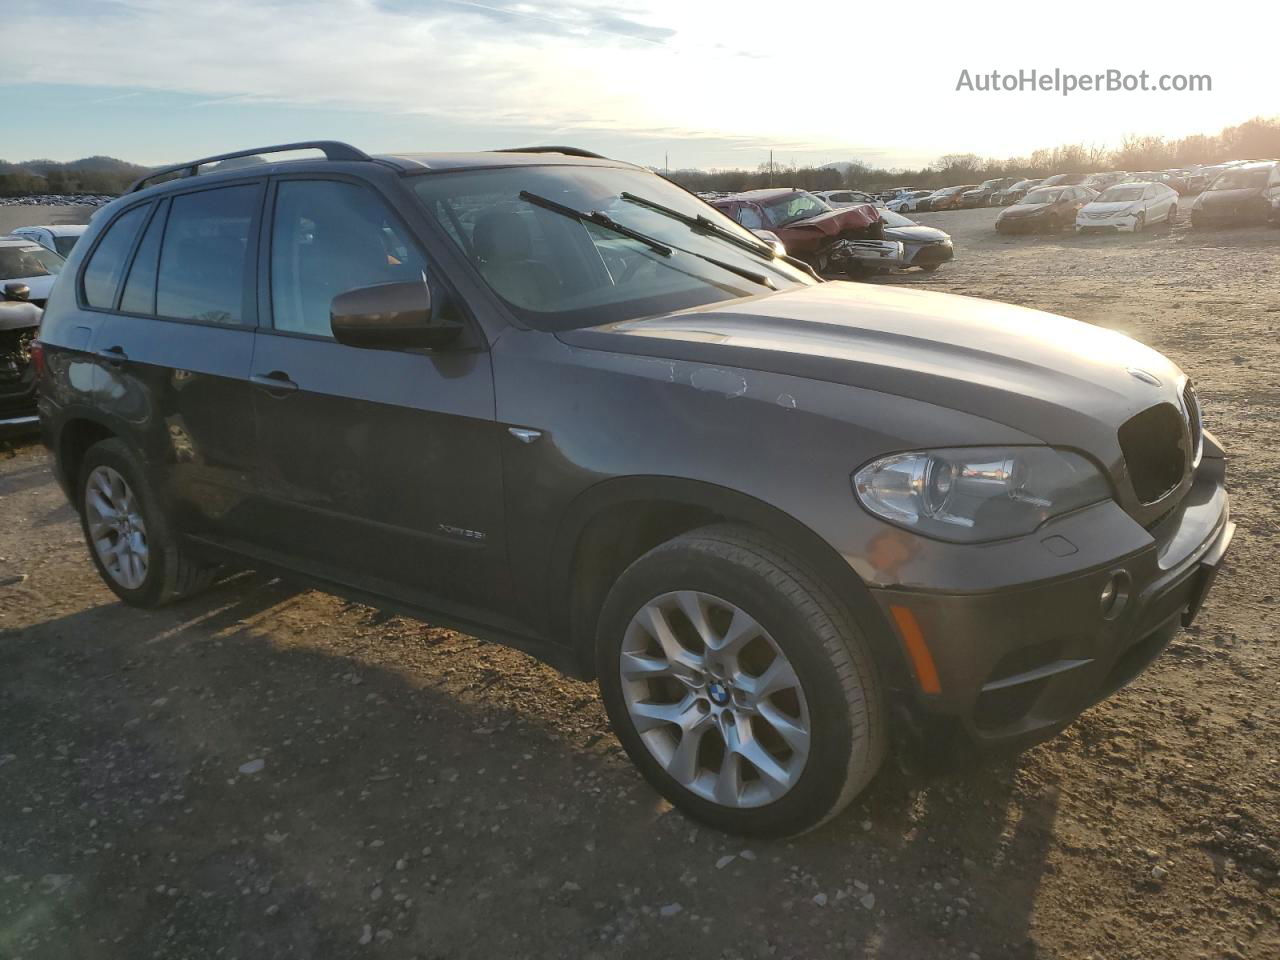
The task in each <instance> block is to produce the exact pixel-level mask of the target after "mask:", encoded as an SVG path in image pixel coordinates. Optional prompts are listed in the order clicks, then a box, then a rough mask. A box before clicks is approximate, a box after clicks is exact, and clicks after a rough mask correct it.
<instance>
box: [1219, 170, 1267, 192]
mask: <svg viewBox="0 0 1280 960" xmlns="http://www.w3.org/2000/svg"><path fill="white" fill-rule="evenodd" d="M1269 172H1270V171H1268V170H1267V168H1266V167H1257V168H1255V169H1253V170H1223V171H1222V173H1221V174H1219V176H1218V179H1217V180H1215V181H1213V186H1211V187H1210V188H1209V189H1210V190H1248V189H1250V188H1251V187H1265V186H1266V185H1267V174H1268V173H1269Z"/></svg>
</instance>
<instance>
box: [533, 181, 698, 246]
mask: <svg viewBox="0 0 1280 960" xmlns="http://www.w3.org/2000/svg"><path fill="white" fill-rule="evenodd" d="M520 199H521V200H524V201H525V202H526V203H532V204H533V205H534V206H538V207H543V208H545V209H547V210H550V211H552V212H553V213H558V214H561V215H562V216H566V217H569V218H571V219H573V220H577V221H579V222H581V223H594V224H595V225H596V226H598V227H604V228H605V229H606V230H612V231H613V232H614V233H617V234H621V235H622V236H624V237H629V238H630V239H632V240H635V241H636V242H637V243H643V244H644V245H645V246H646V247H648V248H649V249H650V250H652V251H653V252H654V253H656V254H658V255H659V256H663V257H669V256H671V254H672V253H674V252H675V251H674V250H673V249H672V248H671V247H668V246H667V245H666V244H665V243H662V242H661V241H659V240H655V239H653V237H650V236H647V235H646V234H643V233H640V232H639V231H638V230H632V229H631V228H630V227H624V226H623V225H622V224H620V223H618V221H616V220H614V219H613V217H611V216H609V215H608V214H607V213H604V212H603V211H600V210H592V211H590V212H588V211H585V210H575V209H574V208H573V207H569V206H566V205H565V204H563V203H557V202H556V201H555V200H550V199H548V198H547V197H542V196H539V195H538V194H536V193H530V192H529V191H528V190H521V191H520Z"/></svg>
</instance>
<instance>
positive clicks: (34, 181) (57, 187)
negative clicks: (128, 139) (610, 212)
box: [0, 157, 147, 197]
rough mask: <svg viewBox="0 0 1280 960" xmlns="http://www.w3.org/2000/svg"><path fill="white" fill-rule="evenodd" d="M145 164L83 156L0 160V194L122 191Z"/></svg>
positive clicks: (111, 158) (112, 158)
mask: <svg viewBox="0 0 1280 960" xmlns="http://www.w3.org/2000/svg"><path fill="white" fill-rule="evenodd" d="M146 172H147V168H146V167H141V166H139V165H138V164H136V163H126V162H125V161H123V160H116V159H115V158H114V157H86V158H84V159H83V160H71V161H69V162H66V163H60V162H58V161H56V160H26V161H24V162H22V163H8V162H6V161H3V160H0V197H29V196H32V195H34V194H42V193H55V194H68V193H99V194H117V193H123V192H124V190H125V188H126V187H128V186H129V184H131V183H132V182H133V181H134V180H136V179H138V177H140V176H142V175H143V174H144V173H146Z"/></svg>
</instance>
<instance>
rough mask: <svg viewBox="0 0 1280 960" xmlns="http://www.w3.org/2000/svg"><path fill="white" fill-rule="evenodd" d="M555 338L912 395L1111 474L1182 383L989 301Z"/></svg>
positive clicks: (740, 304) (888, 290)
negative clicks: (1125, 426) (1122, 430)
mask: <svg viewBox="0 0 1280 960" xmlns="http://www.w3.org/2000/svg"><path fill="white" fill-rule="evenodd" d="M558 336H559V337H560V339H561V340H563V341H565V342H567V343H570V344H572V345H575V346H582V347H588V348H593V349H603V350H610V351H614V352H619V353H636V354H642V355H646V356H655V357H662V358H665V359H670V360H690V361H692V362H694V363H700V364H705V365H712V366H715V365H725V366H730V367H737V368H740V369H759V370H769V371H773V372H777V373H783V374H790V375H794V376H797V377H805V378H809V379H815V380H825V381H829V382H836V383H845V384H848V385H850V386H855V387H860V388H865V389H870V390H875V391H879V392H881V393H886V394H890V395H897V396H904V397H910V398H912V399H916V400H921V401H924V402H927V403H932V404H935V405H938V406H942V407H946V408H948V409H951V410H959V411H963V412H965V413H970V414H973V415H976V416H980V417H983V418H985V419H988V420H992V421H995V422H997V423H1002V424H1005V425H1007V426H1010V427H1013V428H1015V429H1017V430H1020V431H1022V432H1023V433H1025V434H1028V435H1030V436H1034V437H1037V438H1039V439H1041V440H1043V441H1044V442H1046V443H1054V444H1060V445H1065V446H1073V447H1078V448H1080V449H1083V450H1086V451H1088V452H1090V453H1092V454H1094V456H1096V457H1097V458H1098V459H1099V460H1100V461H1101V462H1102V463H1103V464H1105V465H1107V466H1108V468H1109V469H1112V470H1119V469H1120V462H1119V461H1120V460H1121V458H1120V454H1119V447H1118V442H1117V439H1116V431H1117V429H1118V428H1119V426H1120V425H1121V424H1122V423H1124V422H1125V421H1126V420H1128V419H1129V418H1130V417H1131V416H1133V415H1134V414H1136V413H1138V412H1140V411H1142V410H1145V409H1146V408H1148V407H1150V406H1153V405H1154V404H1156V403H1159V402H1160V401H1162V400H1164V401H1168V402H1170V403H1173V404H1174V405H1175V406H1177V405H1179V403H1180V401H1179V399H1178V398H1179V391H1180V390H1181V387H1182V379H1183V378H1182V374H1181V371H1179V369H1178V368H1177V366H1175V365H1174V364H1173V363H1172V362H1171V361H1170V360H1168V359H1167V358H1165V357H1164V356H1162V355H1161V354H1159V353H1157V352H1156V351H1155V350H1152V349H1150V348H1149V347H1146V346H1144V345H1142V344H1140V343H1138V342H1136V341H1134V340H1131V339H1129V338H1128V337H1126V336H1124V335H1122V334H1119V333H1116V332H1114V331H1110V330H1107V329H1105V328H1102V327H1096V326H1093V325H1091V324H1087V323H1081V322H1078V321H1075V320H1070V319H1068V318H1066V317H1060V316H1056V315H1054V314H1049V313H1042V312H1040V311H1037V310H1030V309H1026V308H1024V307H1018V306H1013V305H1011V304H1004V303H996V302H993V301H989V300H979V299H976V298H970V297H961V296H955V295H952V294H944V293H933V292H929V291H922V290H915V289H909V288H905V287H893V286H872V285H868V284H853V283H846V282H839V281H837V282H831V283H823V284H818V285H814V286H808V287H801V288H798V289H793V290H789V291H784V292H781V293H777V294H772V295H765V296H761V297H755V298H751V299H746V300H737V301H732V302H730V303H722V304H714V305H709V306H706V307H699V308H695V309H692V310H684V311H680V312H677V313H672V314H668V315H665V316H660V317H653V318H649V319H642V320H628V321H622V322H618V323H611V324H603V325H601V326H597V327H589V328H586V329H582V330H575V331H569V332H564V333H560V334H558ZM1131 371H1138V373H1134V372H1131ZM1151 381H1155V382H1151Z"/></svg>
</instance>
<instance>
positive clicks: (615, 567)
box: [550, 477, 905, 686]
mask: <svg viewBox="0 0 1280 960" xmlns="http://www.w3.org/2000/svg"><path fill="white" fill-rule="evenodd" d="M726 521H728V522H737V523H742V524H744V525H746V526H749V527H752V528H755V529H757V530H759V531H761V532H763V533H765V534H767V535H768V536H769V537H770V538H771V539H773V540H775V541H776V542H777V543H778V545H779V546H780V547H782V548H783V549H785V550H786V551H787V552H788V553H790V554H792V555H793V557H794V558H795V559H796V560H798V561H799V562H801V563H802V564H803V565H804V566H806V567H807V568H808V569H809V570H810V571H811V572H812V573H813V574H814V575H815V576H818V577H819V578H821V579H822V580H823V581H824V582H825V583H826V584H827V585H828V586H830V587H831V588H832V590H833V592H834V593H835V594H836V596H837V597H839V598H840V600H841V601H842V602H844V603H846V604H847V606H848V610H849V612H850V614H851V615H852V617H853V619H854V622H855V623H856V624H857V625H858V628H859V629H860V630H861V631H862V633H863V636H864V637H865V638H866V639H867V641H868V642H869V643H870V645H871V647H872V650H873V652H874V654H875V656H876V659H877V662H878V664H879V665H880V667H881V669H882V670H883V671H885V679H886V681H888V682H889V685H890V686H897V682H896V679H895V678H897V677H900V676H903V674H902V672H901V671H902V670H903V669H904V668H905V664H904V663H903V662H902V660H901V652H900V651H899V649H898V645H897V643H896V642H895V641H894V638H893V634H892V632H891V630H890V628H889V626H888V624H887V622H886V621H885V619H884V616H883V614H882V613H881V612H880V609H879V607H878V606H877V604H876V602H875V600H874V599H873V598H872V596H871V592H870V590H869V589H868V588H867V586H866V584H865V583H864V582H863V581H862V579H861V578H860V577H859V576H858V575H857V574H856V573H855V572H854V570H853V568H852V567H850V566H849V564H848V563H846V562H845V560H844V558H843V557H841V556H840V554H839V552H838V551H837V550H835V548H833V547H832V546H831V545H830V544H829V543H827V542H826V541H825V540H824V539H823V538H822V537H821V536H819V535H818V534H817V533H815V532H814V531H813V530H812V529H811V528H809V527H808V526H807V525H805V524H803V523H801V522H800V521H799V520H797V519H795V518H794V517H792V516H791V515H790V514H788V513H786V512H785V511H783V510H781V509H779V508H778V507H775V506H773V505H772V504H769V503H766V502H764V501H762V500H758V499H756V498H755V497H752V496H750V495H748V494H744V493H742V492H740V491H737V490H733V489H731V488H728V487H723V486H720V485H718V484H713V483H707V482H705V481H700V480H689V479H682V478H676V477H625V478H617V479H613V480H606V481H604V482H602V483H599V484H597V485H595V486H594V487H592V488H590V489H589V490H587V491H585V492H584V493H582V494H580V495H579V496H578V498H577V499H576V500H575V501H574V502H573V503H572V504H571V505H570V507H569V509H568V511H566V514H565V517H564V519H563V520H562V522H561V524H560V527H559V531H558V534H557V536H556V540H555V544H554V547H553V550H554V552H553V562H552V567H551V577H552V582H551V585H550V586H551V590H550V596H551V598H552V601H553V607H554V610H555V614H554V618H555V621H556V622H555V623H554V628H555V632H556V633H557V634H559V635H561V636H568V638H569V643H570V644H571V645H572V648H573V652H574V655H575V660H577V661H578V662H580V664H581V667H582V671H583V675H584V676H586V677H588V678H589V677H590V676H592V675H593V673H594V665H593V664H594V656H593V651H592V648H593V645H594V641H595V628H596V624H597V622H598V617H599V614H600V609H601V607H602V606H603V604H604V599H605V597H606V596H607V595H608V592H609V589H610V588H611V587H612V585H613V583H614V581H615V580H616V579H617V577H618V575H619V574H620V573H621V572H622V571H623V570H625V569H626V567H627V566H629V565H630V564H631V563H632V562H633V561H634V560H636V559H637V558H639V557H640V556H642V555H643V554H645V553H647V552H648V551H649V550H651V549H653V548H654V547H656V546H657V545H658V544H660V543H665V542H666V541H668V540H670V539H672V538H674V537H677V536H680V535H681V534H683V533H687V532H689V531H690V530H695V529H697V528H699V527H702V526H706V525H708V524H711V523H719V522H726Z"/></svg>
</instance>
